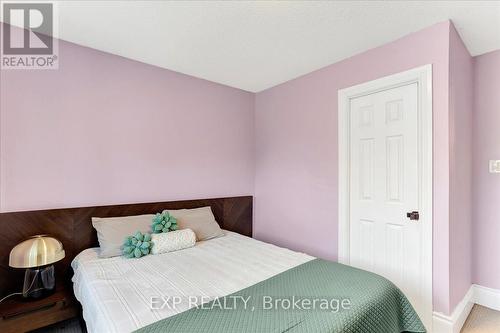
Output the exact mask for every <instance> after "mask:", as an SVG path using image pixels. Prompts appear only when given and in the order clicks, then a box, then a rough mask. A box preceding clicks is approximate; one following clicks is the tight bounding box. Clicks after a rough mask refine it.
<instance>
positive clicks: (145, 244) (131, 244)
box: [122, 231, 153, 258]
mask: <svg viewBox="0 0 500 333" xmlns="http://www.w3.org/2000/svg"><path fill="white" fill-rule="evenodd" d="M152 247H153V243H152V242H151V235H150V234H143V233H141V232H140V231H137V232H136V233H135V235H134V236H128V237H127V238H125V242H124V243H123V247H122V249H123V255H124V256H125V257H126V258H140V257H142V256H145V255H148V254H149V253H150V252H151V248H152Z"/></svg>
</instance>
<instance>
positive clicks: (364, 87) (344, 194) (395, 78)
mask: <svg viewBox="0 0 500 333" xmlns="http://www.w3.org/2000/svg"><path fill="white" fill-rule="evenodd" d="M412 83H417V91H418V97H417V111H418V124H417V126H418V131H417V133H418V134H417V144H418V155H419V163H420V165H419V181H420V184H421V191H420V193H419V194H418V198H419V209H420V223H422V224H423V228H422V235H421V236H422V249H421V251H422V252H421V258H422V263H421V268H420V269H421V272H422V281H421V283H422V286H423V287H424V290H423V295H422V297H423V298H424V299H423V303H424V305H425V315H424V317H423V318H421V319H422V321H423V323H424V325H425V326H426V327H427V329H428V330H432V225H433V217H432V209H433V203H432V198H433V193H432V177H433V172H432V170H433V157H432V143H433V135H432V65H430V64H429V65H424V66H421V67H417V68H413V69H410V70H407V71H404V72H401V73H397V74H393V75H389V76H385V77H382V78H380V79H376V80H374V81H369V82H365V83H362V84H358V85H355V86H352V87H349V88H345V89H341V90H339V91H338V152H339V169H338V184H339V197H338V205H339V206H338V260H339V262H340V263H343V264H347V265H348V264H349V263H350V216H349V211H350V209H349V207H350V185H349V183H350V181H349V171H350V154H349V152H350V117H349V114H350V100H351V99H353V98H356V97H361V96H366V95H369V94H373V93H377V92H380V91H384V90H388V89H392V88H397V87H400V86H404V85H408V84H412Z"/></svg>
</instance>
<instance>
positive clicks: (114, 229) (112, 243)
mask: <svg viewBox="0 0 500 333" xmlns="http://www.w3.org/2000/svg"><path fill="white" fill-rule="evenodd" d="M153 216H154V215H153V214H146V215H136V216H124V217H106V218H102V217H93V218H92V226H93V227H94V228H95V230H97V239H98V240H99V246H100V251H99V257H100V258H110V257H116V256H119V255H121V254H122V250H121V247H122V245H123V241H124V240H125V238H126V237H127V236H130V235H135V234H136V232H137V231H140V232H141V233H143V234H144V233H149V232H151V221H152V220H153Z"/></svg>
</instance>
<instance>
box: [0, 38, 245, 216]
mask: <svg viewBox="0 0 500 333" xmlns="http://www.w3.org/2000/svg"><path fill="white" fill-rule="evenodd" d="M59 47H60V66H59V70H2V71H1V88H0V89H1V90H0V100H1V101H0V110H1V114H0V116H1V119H0V120H1V133H0V134H1V136H0V141H1V147H0V149H1V159H0V171H1V174H0V185H1V186H0V199H1V200H0V208H1V210H2V211H16V210H31V209H41V208H52V207H74V206H87V205H95V204H99V205H102V204H113V203H127V202H145V201H157V200H170V199H182V198H190V199H192V198H204V197H217V196H231V195H248V194H253V187H254V167H253V164H254V163H253V161H254V133H253V121H254V116H253V112H254V111H253V110H254V95H253V94H251V93H247V92H244V91H241V90H238V89H233V88H230V87H226V86H222V85H219V84H215V83H211V82H208V81H205V80H201V79H197V78H193V77H189V76H186V75H182V74H178V73H175V72H172V71H168V70H164V69H160V68H157V67H154V66H149V65H146V64H142V63H139V62H136V61H132V60H127V59H125V58H121V57H118V56H114V55H110V54H107V53H103V52H100V51H96V50H93V49H89V48H85V47H81V46H77V45H74V44H71V43H67V42H62V41H61V42H60V44H59Z"/></svg>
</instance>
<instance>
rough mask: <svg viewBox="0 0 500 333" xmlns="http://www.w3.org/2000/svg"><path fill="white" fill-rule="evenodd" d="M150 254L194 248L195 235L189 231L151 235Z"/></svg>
mask: <svg viewBox="0 0 500 333" xmlns="http://www.w3.org/2000/svg"><path fill="white" fill-rule="evenodd" d="M151 238H152V241H153V247H152V249H151V253H152V254H159V253H166V252H173V251H177V250H182V249H185V248H188V247H192V246H194V244H195V243H196V235H195V234H194V232H193V230H191V229H184V230H177V231H171V232H164V233H159V234H152V235H151Z"/></svg>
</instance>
